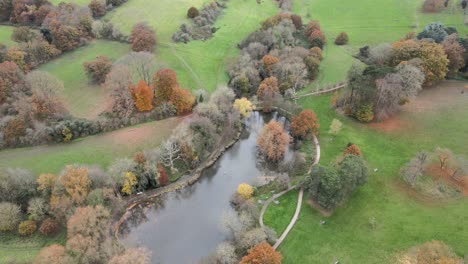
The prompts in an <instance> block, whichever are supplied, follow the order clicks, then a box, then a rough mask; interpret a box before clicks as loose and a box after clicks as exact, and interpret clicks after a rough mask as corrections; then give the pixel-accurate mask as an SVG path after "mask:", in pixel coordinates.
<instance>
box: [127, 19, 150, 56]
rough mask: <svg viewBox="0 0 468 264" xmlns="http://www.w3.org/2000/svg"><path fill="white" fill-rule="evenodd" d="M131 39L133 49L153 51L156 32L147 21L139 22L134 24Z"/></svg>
mask: <svg viewBox="0 0 468 264" xmlns="http://www.w3.org/2000/svg"><path fill="white" fill-rule="evenodd" d="M129 40H130V45H131V48H132V50H133V51H136V52H139V51H147V52H152V51H153V50H154V46H155V45H156V33H155V32H154V30H153V29H152V28H151V27H150V26H148V25H147V24H146V23H138V24H136V25H135V26H133V28H132V32H131V33H130V38H129Z"/></svg>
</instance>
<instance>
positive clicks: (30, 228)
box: [18, 220, 37, 236]
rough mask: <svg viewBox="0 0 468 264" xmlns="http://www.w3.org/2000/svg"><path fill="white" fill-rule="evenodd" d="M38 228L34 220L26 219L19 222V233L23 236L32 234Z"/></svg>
mask: <svg viewBox="0 0 468 264" xmlns="http://www.w3.org/2000/svg"><path fill="white" fill-rule="evenodd" d="M36 229H37V225H36V222H34V221H32V220H26V221H23V222H21V223H20V224H19V227H18V233H19V234H20V235H21V236H30V235H32V234H33V233H34V232H35V231H36Z"/></svg>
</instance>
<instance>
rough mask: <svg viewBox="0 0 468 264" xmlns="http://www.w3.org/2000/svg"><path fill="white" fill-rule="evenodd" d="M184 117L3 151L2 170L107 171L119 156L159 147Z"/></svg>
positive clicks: (39, 171)
mask: <svg viewBox="0 0 468 264" xmlns="http://www.w3.org/2000/svg"><path fill="white" fill-rule="evenodd" d="M181 120H182V118H178V117H177V118H170V119H165V120H162V121H155V122H150V123H146V124H141V125H138V126H135V127H128V128H124V129H121V130H118V131H114V132H109V133H105V134H102V135H96V136H90V137H86V138H82V139H77V140H74V141H72V142H71V143H68V144H55V145H50V146H37V147H28V148H18V149H11V150H3V151H1V152H0V168H6V167H22V168H26V169H29V170H31V171H33V172H34V173H36V174H39V173H46V172H51V173H58V172H60V170H61V169H62V168H63V167H64V166H65V165H67V164H74V163H81V164H97V165H100V166H102V167H103V168H106V167H107V166H108V165H109V164H110V163H111V162H112V161H113V160H115V159H117V158H119V157H127V156H131V155H133V154H134V153H135V152H136V151H138V150H143V149H148V148H151V147H156V146H158V145H159V143H160V142H161V141H163V140H164V139H166V138H167V137H169V136H170V134H171V132H172V130H173V129H174V128H175V127H176V126H177V124H179V123H180V121H181Z"/></svg>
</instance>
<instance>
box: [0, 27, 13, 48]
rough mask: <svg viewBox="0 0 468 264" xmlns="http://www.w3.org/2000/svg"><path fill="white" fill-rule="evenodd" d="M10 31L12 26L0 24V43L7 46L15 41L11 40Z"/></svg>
mask: <svg viewBox="0 0 468 264" xmlns="http://www.w3.org/2000/svg"><path fill="white" fill-rule="evenodd" d="M12 32H13V27H9V26H0V43H2V44H4V45H6V46H7V47H9V46H11V45H13V44H14V43H15V42H14V41H13V40H11V33H12Z"/></svg>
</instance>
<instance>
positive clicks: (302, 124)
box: [291, 109, 320, 138]
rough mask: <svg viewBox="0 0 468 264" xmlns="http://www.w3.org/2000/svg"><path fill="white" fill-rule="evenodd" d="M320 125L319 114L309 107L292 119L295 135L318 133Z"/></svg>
mask: <svg viewBox="0 0 468 264" xmlns="http://www.w3.org/2000/svg"><path fill="white" fill-rule="evenodd" d="M319 127H320V125H319V122H318V119H317V115H316V114H315V113H314V111H311V110H308V109H306V110H303V111H302V112H301V113H300V114H299V115H297V116H295V117H293V119H292V121H291V132H292V134H293V136H295V137H300V138H306V137H307V136H310V135H312V134H317V130H318V128H319Z"/></svg>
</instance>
